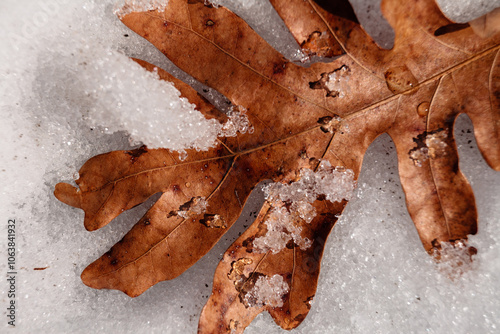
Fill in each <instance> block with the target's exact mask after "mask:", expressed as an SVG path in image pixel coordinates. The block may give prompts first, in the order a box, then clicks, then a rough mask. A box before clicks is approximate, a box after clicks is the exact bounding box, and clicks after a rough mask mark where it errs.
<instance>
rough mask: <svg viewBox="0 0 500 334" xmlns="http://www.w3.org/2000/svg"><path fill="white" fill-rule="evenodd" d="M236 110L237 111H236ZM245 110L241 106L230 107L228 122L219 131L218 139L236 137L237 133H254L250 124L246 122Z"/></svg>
mask: <svg viewBox="0 0 500 334" xmlns="http://www.w3.org/2000/svg"><path fill="white" fill-rule="evenodd" d="M236 108H237V110H236ZM246 111H247V109H246V108H244V107H243V106H237V107H232V108H231V109H230V110H229V111H228V113H227V116H228V118H229V119H228V120H227V121H226V123H224V125H223V126H222V130H220V133H219V136H220V137H236V134H237V133H238V132H239V133H246V132H248V133H250V134H252V133H253V132H254V128H253V125H252V123H250V121H249V120H248V117H247V115H246Z"/></svg>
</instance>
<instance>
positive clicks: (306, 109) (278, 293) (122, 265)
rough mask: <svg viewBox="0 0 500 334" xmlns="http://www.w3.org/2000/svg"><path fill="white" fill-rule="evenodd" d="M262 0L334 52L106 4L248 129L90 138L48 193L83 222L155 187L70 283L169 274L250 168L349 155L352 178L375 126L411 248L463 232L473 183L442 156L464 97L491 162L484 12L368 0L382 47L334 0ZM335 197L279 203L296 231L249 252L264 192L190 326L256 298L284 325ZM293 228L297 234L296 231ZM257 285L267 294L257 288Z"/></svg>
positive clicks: (493, 26)
mask: <svg viewBox="0 0 500 334" xmlns="http://www.w3.org/2000/svg"><path fill="white" fill-rule="evenodd" d="M271 3H272V4H273V6H274V7H275V8H276V10H277V11H278V13H279V14H280V16H281V17H282V18H283V20H284V22H285V24H286V25H287V26H288V27H289V28H290V31H291V33H292V34H293V36H294V37H295V39H296V40H297V41H298V43H299V44H300V45H301V46H302V48H303V50H304V52H305V53H306V54H308V55H320V56H326V57H332V56H337V55H340V57H338V58H335V59H333V60H332V61H331V62H325V63H314V64H311V65H310V66H309V67H302V66H299V65H297V64H294V63H292V62H290V61H289V60H287V59H285V58H284V57H283V56H282V55H281V54H279V53H278V52H277V51H275V50H274V49H273V48H272V47H270V46H269V45H268V44H267V43H266V42H265V41H264V40H263V39H262V38H261V37H260V36H258V35H257V34H256V33H255V32H254V31H253V30H252V29H251V28H250V27H249V26H248V25H247V24H246V23H245V22H244V21H243V20H241V19H240V18H239V17H238V16H236V15H235V14H233V13H232V12H230V11H228V10H227V9H225V8H223V7H220V8H213V7H212V6H210V5H205V4H204V1H203V0H188V1H186V0H170V1H169V3H168V6H167V8H166V10H165V12H157V11H150V12H142V13H131V14H128V15H125V16H124V17H122V18H121V19H122V21H123V22H124V23H125V24H126V25H127V26H128V27H130V28H131V29H132V30H134V31H135V32H137V33H138V34H139V35H141V36H143V37H145V38H147V39H148V40H149V41H150V42H151V43H153V44H154V45H155V46H156V47H157V48H158V49H159V50H161V51H162V52H163V53H164V54H165V55H166V56H167V57H168V58H170V59H171V60H172V61H173V62H174V63H175V64H176V65H177V66H179V67H180V68H181V69H183V70H184V71H186V72H187V73H189V74H191V75H192V76H193V77H195V78H196V79H197V80H199V81H200V82H203V83H205V84H206V85H208V86H210V87H213V88H215V89H216V90H218V91H219V92H221V93H222V94H224V95H225V96H226V97H227V98H228V99H229V100H230V101H231V102H232V103H233V104H234V105H236V106H242V107H244V108H246V109H247V115H248V118H249V121H250V122H251V123H252V125H253V127H254V133H252V134H250V133H244V134H241V133H240V134H238V135H237V136H236V137H234V138H232V137H228V138H224V139H222V140H221V141H220V143H219V145H218V146H217V147H215V148H213V149H211V150H209V151H208V152H196V151H189V152H188V153H189V154H188V157H187V159H186V160H185V161H179V160H178V159H176V158H175V157H174V156H173V155H172V154H171V153H170V152H169V151H168V150H166V149H156V150H149V149H147V148H146V147H142V148H140V149H137V150H133V151H116V152H110V153H107V154H102V155H99V156H96V157H94V158H92V159H90V160H89V161H87V163H85V165H84V166H83V167H82V168H81V170H80V172H79V173H80V178H79V179H78V180H77V181H76V182H77V184H78V186H79V188H78V189H77V188H74V187H72V186H70V185H68V184H58V185H57V186H56V190H55V195H56V196H57V198H58V199H60V200H61V201H63V202H65V203H67V204H69V205H72V206H75V207H77V208H81V209H83V210H84V211H85V226H86V228H87V229H89V230H95V229H98V228H100V227H102V226H104V225H106V224H108V223H109V222H110V221H111V220H112V219H114V218H115V217H117V216H118V215H119V214H120V213H121V212H123V211H124V210H127V209H130V208H132V207H134V206H136V205H138V204H140V203H142V202H144V201H145V200H146V199H147V198H148V197H150V196H151V195H153V194H155V193H158V192H161V193H162V195H161V197H160V199H159V200H158V201H157V202H156V203H155V204H154V205H153V207H152V208H151V209H150V210H149V211H148V212H147V213H146V214H145V215H144V217H143V218H142V219H141V220H140V221H139V222H138V223H137V224H136V225H135V226H134V227H133V228H132V230H131V231H130V232H129V233H128V234H127V235H126V236H125V237H124V238H123V239H122V240H121V241H120V242H118V243H117V244H116V245H115V246H113V247H112V248H111V250H110V251H108V252H107V253H106V254H104V255H103V256H102V257H101V258H100V259H98V260H97V261H95V262H94V263H92V264H91V265H90V266H89V267H87V269H85V271H84V272H83V273H82V280H83V281H84V283H85V284H87V285H89V286H91V287H94V288H98V289H102V288H108V289H119V290H122V291H124V292H125V293H127V294H128V295H130V296H137V295H139V294H141V293H142V292H144V291H145V290H146V289H148V288H149V287H151V286H152V285H154V284H156V283H157V282H159V281H163V280H167V279H172V278H175V277H177V276H178V275H180V274H181V273H182V272H184V271H185V270H186V269H187V268H189V267H190V266H191V265H192V264H194V263H195V262H196V261H197V260H198V259H199V258H201V257H202V256H203V255H204V254H206V253H207V252H208V251H209V250H210V249H211V248H212V246H213V245H214V244H215V243H216V242H217V241H218V240H219V239H220V238H221V237H222V235H223V234H224V233H225V232H226V231H227V228H229V227H230V226H231V225H232V224H233V223H234V222H235V221H236V219H237V218H238V216H239V215H240V213H241V210H242V207H241V206H242V205H244V203H245V201H246V199H247V198H248V195H249V194H250V192H251V191H252V189H253V188H254V187H255V185H256V184H258V183H259V182H260V181H262V180H265V179H271V180H273V181H274V182H280V183H283V184H293V183H294V182H300V179H301V177H303V174H302V173H303V172H304V171H305V170H311V171H313V170H319V165H320V161H328V162H329V163H331V165H332V166H339V167H341V168H343V169H350V170H352V171H353V173H354V178H356V179H357V177H358V175H359V171H360V169H361V164H362V160H363V155H364V153H365V151H366V149H367V148H368V146H369V145H370V143H371V142H372V141H373V140H374V139H375V138H376V137H377V136H379V135H380V134H382V133H388V134H389V135H390V136H391V138H392V139H393V141H394V143H395V146H396V149H397V152H398V162H399V173H400V178H401V183H402V185H403V189H404V191H405V194H406V202H407V207H408V211H409V213H410V215H411V217H412V219H413V221H414V222H415V226H416V228H417V230H418V233H419V235H420V238H421V241H422V244H423V246H424V248H425V249H426V250H427V251H428V252H431V253H432V252H434V251H436V250H439V248H440V244H441V243H443V242H456V241H460V243H462V241H465V240H466V239H467V235H468V234H474V233H476V231H477V212H476V208H475V204H474V195H473V193H472V189H471V187H470V185H469V183H468V181H467V180H466V179H465V177H464V175H463V174H462V172H461V171H460V169H459V167H458V155H457V150H456V145H455V141H454V137H453V124H454V122H455V119H456V117H457V116H458V115H459V114H460V113H466V114H467V115H468V116H469V117H470V118H471V120H472V122H473V124H474V132H475V136H476V139H477V143H478V146H479V149H480V150H481V153H482V154H483V156H484V158H485V159H486V161H487V162H488V164H489V165H490V166H491V167H492V168H494V169H495V170H500V80H499V76H500V65H499V61H500V59H499V49H500V46H499V41H500V35H499V34H498V33H497V31H498V29H497V28H498V24H497V23H493V22H494V21H493V20H490V19H487V21H485V22H487V23H486V24H483V25H484V26H488V28H487V29H484V31H485V33H484V34H480V35H481V36H483V37H485V38H480V37H478V36H477V35H476V33H477V32H478V28H477V23H471V24H470V25H468V24H467V25H456V24H454V23H453V22H451V21H449V20H448V19H446V18H445V17H444V16H443V15H442V14H441V13H440V12H439V10H438V8H437V6H436V5H435V4H434V2H433V1H431V0H424V1H418V2H412V1H408V2H401V1H396V0H386V1H384V2H383V4H382V10H383V13H384V15H385V17H386V18H387V20H388V21H389V23H390V24H391V25H392V26H393V28H394V30H395V32H396V40H395V43H394V48H393V49H392V50H383V49H380V48H379V47H378V46H377V45H376V44H375V43H374V42H373V41H372V40H371V38H370V37H369V36H368V35H367V34H366V33H365V32H364V30H363V29H362V28H361V26H360V25H359V23H358V22H357V19H356V18H355V16H354V14H353V12H352V9H350V7H349V6H346V3H347V2H346V1H343V2H339V3H340V4H341V5H339V6H337V7H331V2H327V1H318V2H317V3H315V2H313V1H311V0H308V1H303V0H287V1H285V0H271ZM495 22H496V21H495ZM471 26H472V28H471ZM138 62H139V63H140V64H141V65H143V66H144V67H145V68H147V69H148V70H153V68H154V66H153V65H150V64H147V63H145V62H142V61H138ZM158 73H159V75H160V77H161V78H162V79H164V80H169V81H173V82H174V84H175V86H176V87H177V88H178V89H179V90H180V91H181V93H182V95H183V96H185V97H187V98H188V99H189V100H190V101H191V102H192V103H195V104H196V106H197V108H198V110H200V111H201V112H202V113H203V114H204V115H205V116H206V117H210V118H217V119H218V120H220V121H224V120H225V119H226V116H225V115H224V114H222V113H220V112H218V111H217V110H216V109H215V108H214V107H213V106H212V105H211V104H210V103H208V102H207V101H206V100H205V99H204V98H203V97H201V96H200V95H198V94H197V93H196V92H195V91H194V90H193V89H191V88H190V87H189V86H187V85H186V84H184V83H182V82H180V81H179V80H177V79H174V78H172V77H171V76H170V75H169V74H168V73H166V72H165V71H162V70H158ZM315 196H316V195H315ZM205 201H206V203H205ZM200 202H202V203H203V206H197V205H198V204H197V203H200ZM345 204H346V201H345V200H342V201H340V202H333V203H332V202H331V201H330V200H328V198H325V196H317V197H316V198H314V199H313V203H312V206H313V207H314V210H315V212H316V216H315V217H314V219H312V221H311V222H309V223H308V222H307V221H305V220H304V219H302V218H301V219H298V218H297V219H295V218H293V219H292V218H290V219H289V220H290V222H289V223H290V224H292V225H289V227H288V228H285V230H288V232H289V233H291V230H293V229H296V231H299V232H300V233H301V234H300V233H299V234H300V235H299V234H297V233H295V232H294V233H295V234H296V235H294V238H293V239H291V240H290V241H289V242H288V243H287V244H286V247H284V248H283V249H282V250H280V251H277V252H275V251H273V250H268V251H266V252H262V250H258V249H256V246H255V245H256V244H255V240H256V239H257V238H260V237H263V236H265V235H266V233H267V232H268V229H269V228H270V227H269V225H268V222H269V220H270V219H271V216H272V215H273V210H274V209H273V208H275V205H276V203H273V201H272V199H271V198H270V199H268V201H267V202H266V203H265V204H264V206H263V208H262V209H261V211H260V213H259V216H258V218H257V219H256V221H255V222H254V223H253V224H252V225H251V226H250V227H249V229H248V230H247V231H246V232H245V233H244V234H243V235H241V237H240V238H238V239H237V240H236V242H235V243H234V244H233V245H232V246H231V247H230V248H229V249H228V250H227V252H226V253H225V255H224V258H223V260H222V261H221V262H220V264H219V266H218V268H217V271H216V274H215V277H214V285H213V292H212V296H211V297H210V299H209V301H208V302H207V304H206V306H205V308H204V310H203V312H202V315H201V319H200V324H199V332H200V333H226V332H242V331H243V330H244V328H245V327H246V326H247V325H248V324H249V323H250V322H251V321H252V319H253V318H254V317H255V316H256V315H257V314H258V313H260V312H262V311H263V310H267V311H269V312H270V313H271V315H272V316H273V318H274V319H275V321H276V322H277V323H278V324H279V325H280V326H281V327H283V328H285V329H291V328H295V327H296V326H298V325H299V324H300V323H301V322H302V320H303V319H304V318H305V316H306V315H307V313H308V311H309V308H310V302H311V300H312V299H313V297H314V295H315V292H316V284H317V278H318V274H319V263H320V259H321V255H322V253H323V246H324V243H325V240H326V238H327V236H328V234H329V232H330V230H331V228H332V227H333V226H334V224H335V222H336V220H337V217H338V215H339V214H340V213H341V212H342V210H343V208H344V207H345ZM279 205H281V208H282V210H285V211H283V212H292V211H293V210H294V209H291V207H292V206H293V205H294V204H293V203H290V202H286V201H282V202H281V204H279ZM200 207H201V209H200ZM294 217H296V216H294ZM301 238H307V239H308V240H309V241H310V245H309V244H308V245H309V247H307V245H305V244H302V245H300V242H299V241H301V240H302V241H304V240H306V239H301ZM469 251H470V252H471V253H472V252H473V250H469ZM266 284H267V285H266ZM273 284H274V285H273ZM273 287H274V290H273ZM258 289H261V290H262V289H264V290H266V289H267V290H269V291H274V293H275V295H273V296H271V297H269V298H270V299H269V298H268V299H265V298H264V297H263V298H264V299H262V300H261V299H259V298H260V297H259V295H258V293H259V292H258ZM271 295H272V294H271ZM266 298H267V297H266Z"/></svg>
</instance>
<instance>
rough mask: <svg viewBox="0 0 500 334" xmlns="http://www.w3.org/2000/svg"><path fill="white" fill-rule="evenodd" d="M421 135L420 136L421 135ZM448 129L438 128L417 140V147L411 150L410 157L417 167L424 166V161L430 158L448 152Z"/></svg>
mask: <svg viewBox="0 0 500 334" xmlns="http://www.w3.org/2000/svg"><path fill="white" fill-rule="evenodd" d="M419 137H420V136H419ZM447 137H448V131H446V130H438V131H435V132H431V133H428V134H425V137H424V139H423V140H422V141H421V142H419V141H417V147H416V148H414V149H412V150H411V151H410V159H412V160H413V163H414V164H415V166H417V167H422V163H423V162H424V161H426V160H427V159H429V158H432V159H435V158H437V157H439V156H443V155H445V154H446V146H448V145H447V144H446V142H445V140H446V138H447Z"/></svg>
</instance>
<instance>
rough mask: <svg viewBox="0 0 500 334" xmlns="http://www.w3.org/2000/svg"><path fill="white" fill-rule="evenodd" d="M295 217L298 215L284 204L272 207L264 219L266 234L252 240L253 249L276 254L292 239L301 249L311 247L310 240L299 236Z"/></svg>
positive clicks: (300, 229)
mask: <svg viewBox="0 0 500 334" xmlns="http://www.w3.org/2000/svg"><path fill="white" fill-rule="evenodd" d="M297 218H298V215H297V214H296V213H295V212H289V211H288V210H287V208H285V207H284V206H282V207H273V208H272V209H271V212H270V214H269V217H268V219H267V220H266V221H265V224H266V226H267V232H266V235H264V236H262V237H258V238H255V240H254V241H253V246H254V247H255V251H256V252H258V253H265V252H268V251H271V252H272V253H273V254H276V253H278V252H279V251H281V250H282V249H284V248H285V247H286V244H287V243H288V242H289V241H290V240H292V239H293V241H294V242H295V243H296V244H297V245H298V246H299V247H300V248H301V249H302V250H306V249H307V248H309V247H311V245H312V241H311V240H309V239H308V238H303V237H302V236H301V233H302V227H301V226H300V224H301V223H300V220H298V219H297Z"/></svg>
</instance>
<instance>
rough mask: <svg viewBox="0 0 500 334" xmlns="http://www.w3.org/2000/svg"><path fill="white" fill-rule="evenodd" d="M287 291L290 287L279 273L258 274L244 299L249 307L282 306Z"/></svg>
mask: <svg viewBox="0 0 500 334" xmlns="http://www.w3.org/2000/svg"><path fill="white" fill-rule="evenodd" d="M288 291H290V288H289V286H288V284H287V283H286V282H285V281H284V280H283V277H282V276H281V275H274V276H273V277H266V276H260V277H259V278H258V279H257V281H256V282H255V285H254V286H253V288H252V289H251V290H250V291H248V292H247V294H246V295H245V297H244V301H245V303H246V304H247V305H248V306H250V307H262V306H269V307H282V306H283V297H284V296H285V294H286V293H287V292H288Z"/></svg>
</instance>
